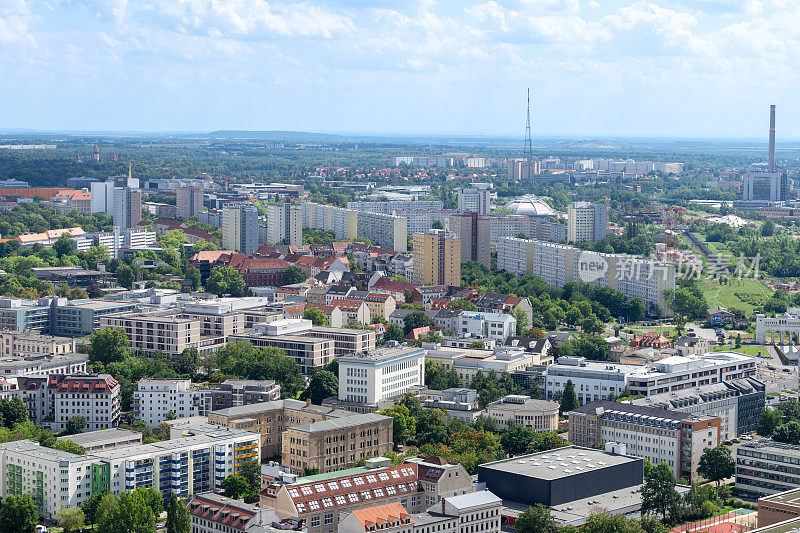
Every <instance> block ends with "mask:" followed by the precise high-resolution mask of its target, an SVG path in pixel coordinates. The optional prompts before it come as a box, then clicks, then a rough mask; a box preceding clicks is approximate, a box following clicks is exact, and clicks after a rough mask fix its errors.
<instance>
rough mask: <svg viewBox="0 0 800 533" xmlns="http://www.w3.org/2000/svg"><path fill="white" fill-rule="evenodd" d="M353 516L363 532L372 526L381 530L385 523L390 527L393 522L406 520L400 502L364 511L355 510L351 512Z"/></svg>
mask: <svg viewBox="0 0 800 533" xmlns="http://www.w3.org/2000/svg"><path fill="white" fill-rule="evenodd" d="M353 516H354V517H355V518H356V520H358V523H359V524H361V526H362V527H363V528H364V530H368V529H369V528H370V527H373V526H374V527H375V529H381V528H382V527H383V524H386V523H388V524H389V525H390V527H391V524H392V523H393V522H394V521H395V520H400V521H401V522H405V520H406V519H407V518H408V511H406V510H405V508H404V507H403V505H402V504H401V503H400V502H394V503H387V504H386V505H378V506H376V507H367V508H366V509H356V510H355V511H353Z"/></svg>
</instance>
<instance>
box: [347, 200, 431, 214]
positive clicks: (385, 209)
mask: <svg viewBox="0 0 800 533" xmlns="http://www.w3.org/2000/svg"><path fill="white" fill-rule="evenodd" d="M347 209H353V210H355V211H358V212H362V211H363V212H369V213H381V214H384V215H391V214H392V213H394V212H396V211H405V210H413V211H441V210H442V209H444V203H443V202H441V201H439V200H412V201H405V200H394V201H392V200H389V201H388V202H347Z"/></svg>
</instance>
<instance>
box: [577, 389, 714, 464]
mask: <svg viewBox="0 0 800 533" xmlns="http://www.w3.org/2000/svg"><path fill="white" fill-rule="evenodd" d="M721 425H722V423H721V420H720V418H719V417H709V416H703V415H700V416H692V415H689V414H687V413H680V412H673V411H669V410H666V409H658V408H652V407H642V406H638V405H632V404H622V403H617V402H609V401H604V400H601V401H596V402H590V403H587V404H586V405H583V406H582V407H579V408H577V409H574V410H573V411H571V412H570V413H569V441H570V442H572V443H573V444H575V445H576V446H585V447H593V446H598V445H605V444H606V443H618V444H624V445H625V446H626V449H627V453H628V454H629V455H633V456H636V457H642V458H644V459H647V460H648V461H650V462H651V463H652V464H660V463H662V462H664V463H667V464H668V465H669V467H670V468H671V469H672V473H673V475H675V477H676V478H677V479H689V480H693V479H694V478H695V477H696V472H697V466H698V464H699V462H700V456H701V455H702V453H703V451H704V450H705V449H706V448H714V447H716V446H717V445H718V444H719V443H720V442H722V441H721V439H720V435H721Z"/></svg>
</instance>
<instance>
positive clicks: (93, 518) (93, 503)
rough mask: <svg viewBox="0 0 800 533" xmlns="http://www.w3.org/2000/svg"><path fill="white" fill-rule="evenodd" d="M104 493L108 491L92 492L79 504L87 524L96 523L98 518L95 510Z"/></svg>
mask: <svg viewBox="0 0 800 533" xmlns="http://www.w3.org/2000/svg"><path fill="white" fill-rule="evenodd" d="M106 494H108V492H98V493H95V494H92V495H91V496H90V497H89V498H87V499H86V500H84V502H83V503H82V504H81V510H82V511H83V515H84V516H85V517H86V523H87V524H89V525H94V524H96V523H97V520H98V519H99V518H100V517H99V516H98V515H97V510H98V508H99V507H100V501H101V500H102V499H103V496H105V495H106Z"/></svg>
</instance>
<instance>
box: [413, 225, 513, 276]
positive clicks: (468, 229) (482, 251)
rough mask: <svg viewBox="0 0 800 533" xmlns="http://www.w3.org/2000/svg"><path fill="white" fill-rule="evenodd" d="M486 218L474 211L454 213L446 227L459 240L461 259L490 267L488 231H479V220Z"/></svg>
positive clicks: (490, 251) (490, 256) (490, 250)
mask: <svg viewBox="0 0 800 533" xmlns="http://www.w3.org/2000/svg"><path fill="white" fill-rule="evenodd" d="M486 218H488V217H486V216H484V215H478V213H475V212H466V213H454V214H452V215H450V217H449V218H448V219H447V228H448V229H449V230H450V231H451V232H453V233H454V234H455V235H456V236H457V237H458V239H459V240H460V241H461V261H478V262H479V263H481V264H482V265H483V266H485V267H486V268H491V266H492V265H491V258H492V248H491V244H490V242H489V233H488V231H484V232H483V233H481V232H480V231H479V228H480V225H479V224H480V221H482V220H483V219H486ZM486 228H488V226H486ZM486 228H484V229H486ZM512 235H516V234H512ZM412 273H413V263H412Z"/></svg>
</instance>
